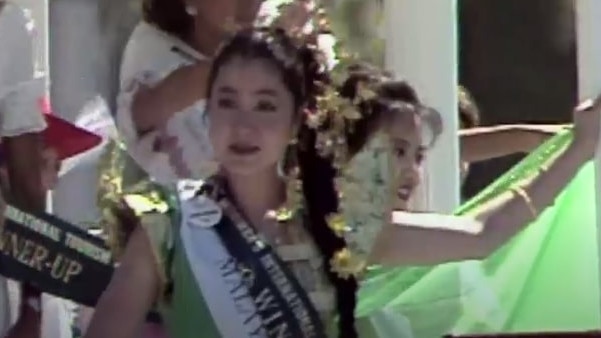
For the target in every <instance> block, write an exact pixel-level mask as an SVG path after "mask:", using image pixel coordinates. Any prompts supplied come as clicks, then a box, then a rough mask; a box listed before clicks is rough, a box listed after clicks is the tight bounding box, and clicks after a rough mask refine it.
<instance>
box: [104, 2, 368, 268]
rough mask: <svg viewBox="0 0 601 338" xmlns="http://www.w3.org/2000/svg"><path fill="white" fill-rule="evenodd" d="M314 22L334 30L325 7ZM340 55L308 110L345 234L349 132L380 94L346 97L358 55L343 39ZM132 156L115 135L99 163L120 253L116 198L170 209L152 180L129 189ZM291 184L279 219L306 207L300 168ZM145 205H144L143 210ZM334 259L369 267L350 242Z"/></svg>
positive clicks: (337, 226)
mask: <svg viewBox="0 0 601 338" xmlns="http://www.w3.org/2000/svg"><path fill="white" fill-rule="evenodd" d="M312 21H313V23H314V25H315V31H316V32H331V29H330V25H329V22H328V20H327V16H326V12H325V10H323V9H320V10H317V11H315V15H314V17H313V18H312ZM297 38H299V37H297ZM312 38H314V36H313V37H312ZM302 40H304V41H302ZM309 40H313V41H312V42H310V43H311V44H315V41H314V40H315V39H309ZM307 41H308V40H306V39H301V41H299V43H309V42H307ZM313 47H314V49H315V50H316V52H317V53H321V57H320V58H319V59H320V61H322V62H324V63H326V62H328V61H329V60H327V58H326V57H325V53H324V52H320V51H319V46H315V45H314V46H313ZM335 56H336V59H337V60H336V61H337V62H336V65H335V67H334V68H332V69H329V68H328V65H326V64H324V65H323V69H324V71H329V78H330V81H331V82H330V83H327V84H326V83H320V84H319V85H320V86H321V89H322V94H321V95H320V96H319V97H318V98H317V109H316V111H312V112H308V113H307V114H306V116H305V123H306V125H307V126H308V127H310V128H312V129H314V130H315V131H316V132H317V141H316V145H315V146H316V148H317V151H318V152H319V154H320V155H321V156H323V157H327V158H330V159H332V162H333V165H334V167H335V168H336V169H337V177H336V179H335V183H336V184H335V186H336V189H337V190H338V194H339V196H340V202H339V210H338V212H336V213H333V214H332V215H329V216H328V218H327V220H326V221H327V224H328V226H330V227H331V228H332V230H333V231H334V232H335V233H336V234H337V235H338V236H340V237H342V238H344V236H345V234H347V233H349V232H351V231H354V229H351V228H350V227H348V226H347V222H346V221H345V219H344V216H343V210H344V208H345V205H346V204H347V202H348V200H349V198H352V195H353V194H347V193H345V191H344V188H343V187H344V184H343V182H342V181H343V177H344V170H345V166H346V164H347V162H348V160H349V156H348V147H347V140H346V132H347V130H348V128H349V127H352V125H353V124H354V122H355V121H357V120H358V119H360V118H362V114H361V112H360V111H359V109H358V106H359V104H360V103H361V102H364V101H368V100H371V99H373V98H374V97H375V96H376V93H375V91H374V90H373V89H372V88H371V87H370V85H369V84H368V83H359V84H358V86H359V88H358V90H357V92H358V94H357V96H356V98H355V99H354V100H349V99H347V98H343V97H341V96H340V94H339V91H338V88H340V86H341V85H342V83H343V82H344V81H345V80H346V79H347V78H348V67H349V66H350V65H352V64H355V63H356V60H357V59H356V58H355V57H353V56H351V55H350V54H348V53H346V52H345V51H344V49H343V48H342V46H341V43H340V42H338V43H337V45H336V50H335ZM326 122H328V123H327V127H325V125H326ZM126 156H127V153H126V151H125V149H124V146H123V145H121V144H120V142H119V141H118V140H113V141H111V143H110V144H109V145H108V146H107V148H106V151H105V153H104V154H103V156H102V158H101V160H100V163H99V166H100V168H99V169H100V175H99V180H98V185H99V192H98V197H97V200H98V205H99V207H100V209H101V211H102V219H103V221H102V225H103V228H104V230H105V232H106V233H107V234H108V238H109V239H108V243H109V245H110V246H111V248H112V249H113V251H114V252H115V253H117V254H118V253H119V252H120V251H121V250H122V246H123V243H124V239H125V237H126V235H125V234H124V232H123V225H120V224H119V221H118V219H117V217H116V216H115V214H114V212H113V207H114V206H115V205H116V203H118V202H119V201H121V200H122V199H123V198H124V197H125V196H126V195H127V196H128V198H127V199H128V202H129V203H128V204H146V205H151V206H150V207H151V208H154V209H161V210H163V211H165V210H166V205H165V203H164V202H162V200H161V199H160V196H159V194H158V193H157V192H156V190H154V191H153V189H152V185H151V184H150V182H149V181H148V180H144V181H142V182H140V183H138V184H136V185H134V186H132V188H128V189H127V191H125V189H124V186H123V170H124V163H125V157H126ZM287 186H288V188H287V201H286V203H285V205H284V206H282V207H281V208H279V209H278V210H274V211H271V212H269V213H268V215H267V216H268V217H270V218H274V219H276V220H277V221H278V222H288V221H290V220H291V219H292V218H293V217H294V216H295V214H296V212H297V211H298V210H300V208H301V206H302V201H303V200H302V192H301V186H302V184H301V182H300V177H299V168H298V167H293V168H290V169H289V171H288V177H287ZM138 202H139V203H138ZM153 205H154V206H153ZM144 208H145V207H142V209H144ZM330 264H331V268H332V271H333V272H335V273H337V274H338V275H339V276H340V277H341V278H349V277H350V276H355V277H357V276H359V275H360V274H361V273H363V272H364V270H365V267H366V258H365V257H360V256H359V255H355V254H354V253H353V252H352V251H351V250H350V248H349V247H348V246H347V247H345V248H342V249H341V250H339V251H338V252H336V253H335V254H334V255H333V257H331V258H330Z"/></svg>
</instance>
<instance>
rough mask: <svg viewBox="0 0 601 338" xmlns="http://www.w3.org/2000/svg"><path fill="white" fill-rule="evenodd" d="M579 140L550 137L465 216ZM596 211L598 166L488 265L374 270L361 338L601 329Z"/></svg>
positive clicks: (366, 288) (366, 289) (363, 300)
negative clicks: (596, 173) (571, 141)
mask: <svg viewBox="0 0 601 338" xmlns="http://www.w3.org/2000/svg"><path fill="white" fill-rule="evenodd" d="M571 136H572V135H571V132H569V131H567V132H565V133H562V134H560V135H557V136H556V137H554V138H552V139H551V140H549V141H548V142H547V143H546V144H544V145H543V146H541V147H540V148H539V149H538V150H536V151H535V152H533V153H532V154H530V155H529V156H528V157H527V158H525V159H524V160H523V161H522V162H520V163H519V164H518V165H517V166H516V167H514V168H513V169H512V170H510V171H509V172H508V173H506V174H505V175H504V176H502V177H501V178H499V179H498V180H497V181H496V182H495V183H493V184H492V185H491V186H490V187H488V188H487V189H485V190H484V191H483V192H482V193H480V194H479V195H478V196H476V197H475V198H474V199H472V200H471V201H469V202H467V203H466V204H465V205H463V206H462V207H461V208H460V209H459V210H458V214H466V215H469V214H470V213H471V212H474V210H476V209H477V208H478V207H479V206H481V205H482V204H484V203H486V202H487V201H488V200H490V199H491V198H493V197H495V196H498V195H499V194H501V193H505V192H507V191H508V190H509V189H510V187H511V186H513V185H515V184H517V183H519V182H520V181H521V180H522V179H524V178H527V177H530V176H532V175H535V174H537V173H538V172H539V171H540V168H541V167H542V166H544V165H545V164H546V163H549V162H550V161H552V159H553V158H554V157H555V156H556V155H558V154H559V153H560V152H561V151H562V150H563V149H564V148H565V146H566V145H567V144H568V143H569V142H570V140H571ZM595 208H596V206H595V168H594V164H593V163H592V162H590V163H587V164H586V165H585V166H584V167H583V168H582V169H581V171H580V172H579V174H578V175H577V176H576V177H575V178H574V179H573V180H572V182H570V184H569V185H568V186H567V187H566V188H565V189H564V191H563V192H562V193H561V194H560V196H558V198H557V199H556V201H555V204H554V205H553V206H552V207H549V208H548V209H547V210H545V211H544V212H543V213H542V214H541V216H540V217H539V218H538V220H536V221H535V222H533V223H532V224H530V225H529V226H528V227H527V229H526V230H525V231H523V232H522V233H521V234H520V235H518V236H517V237H516V238H514V239H513V240H512V241H510V242H509V243H507V245H505V246H504V247H503V248H502V249H500V250H499V251H498V252H496V253H495V254H493V255H492V256H491V257H489V258H487V259H486V260H484V261H469V262H460V263H449V264H444V265H439V266H435V267H405V268H396V269H374V270H372V271H371V272H370V274H369V276H368V278H367V279H366V281H365V282H364V284H363V287H362V289H361V291H360V294H359V298H360V301H359V305H358V309H357V311H358V313H357V316H358V326H359V328H360V331H361V334H360V337H366V338H376V337H378V338H390V337H403V338H405V337H416V338H430V337H441V336H442V335H443V334H446V333H492V332H528V331H579V330H590V329H596V328H600V327H601V313H600V312H601V311H600V308H601V301H600V300H601V298H600V295H599V285H600V284H599V262H598V252H597V246H598V244H597V239H598V236H597V229H596V218H595V213H596V211H595Z"/></svg>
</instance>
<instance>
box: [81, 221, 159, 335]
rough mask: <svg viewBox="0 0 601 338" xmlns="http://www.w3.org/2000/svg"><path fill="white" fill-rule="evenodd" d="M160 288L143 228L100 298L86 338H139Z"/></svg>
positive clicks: (128, 247)
mask: <svg viewBox="0 0 601 338" xmlns="http://www.w3.org/2000/svg"><path fill="white" fill-rule="evenodd" d="M159 287H160V279H159V271H158V269H157V264H156V261H155V258H154V253H153V251H152V246H151V242H150V241H149V238H148V236H147V234H146V233H145V231H144V229H142V228H141V227H138V228H137V229H136V230H135V231H134V233H133V234H132V236H131V238H130V239H129V242H128V244H127V247H126V248H125V251H124V252H123V255H122V256H121V260H120V264H119V266H118V268H117V269H116V270H115V274H114V275H113V278H112V280H111V282H110V284H109V286H108V288H107V289H106V290H105V291H104V294H103V295H102V297H101V298H100V301H99V303H98V305H97V307H96V311H95V312H94V316H93V317H92V321H91V322H90V325H89V326H88V330H87V332H86V334H85V338H106V337H111V338H131V337H136V335H137V334H138V332H139V330H140V328H141V326H142V324H143V323H144V319H145V315H146V313H147V312H148V311H149V310H150V308H151V306H152V304H153V302H154V300H155V299H156V298H157V294H158V290H159Z"/></svg>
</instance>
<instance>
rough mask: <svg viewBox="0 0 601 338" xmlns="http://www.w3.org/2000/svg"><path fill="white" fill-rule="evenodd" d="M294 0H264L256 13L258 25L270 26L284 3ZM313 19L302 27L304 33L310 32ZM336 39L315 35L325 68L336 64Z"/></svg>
mask: <svg viewBox="0 0 601 338" xmlns="http://www.w3.org/2000/svg"><path fill="white" fill-rule="evenodd" d="M294 1H296V0H266V1H264V2H263V4H262V5H261V8H260V9H259V14H258V15H257V18H258V19H257V25H258V26H263V27H265V26H271V25H272V24H273V23H274V22H275V21H276V19H277V18H278V17H279V16H280V15H281V9H282V8H283V6H285V5H289V4H292V3H294ZM315 24H316V23H315V22H314V20H309V22H307V24H306V26H305V27H304V28H303V32H304V33H305V34H312V33H313V32H314V31H315V29H316V27H315ZM336 43H337V40H336V38H335V37H334V35H333V34H331V33H329V34H319V35H318V36H317V48H318V50H319V51H320V52H321V53H322V54H323V57H324V58H325V65H326V67H327V70H332V69H333V68H334V67H335V66H336V65H337V64H338V58H337V57H336V52H335V47H336Z"/></svg>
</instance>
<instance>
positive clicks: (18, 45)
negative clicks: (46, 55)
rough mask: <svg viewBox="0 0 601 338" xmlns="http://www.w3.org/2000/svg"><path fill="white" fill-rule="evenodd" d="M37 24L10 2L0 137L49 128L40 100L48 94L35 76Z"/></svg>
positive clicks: (2, 42) (4, 25)
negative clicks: (35, 30) (34, 32)
mask: <svg viewBox="0 0 601 338" xmlns="http://www.w3.org/2000/svg"><path fill="white" fill-rule="evenodd" d="M33 29H34V26H33V22H32V20H31V18H30V17H29V16H28V15H27V14H26V12H24V11H23V10H22V9H21V8H19V7H17V6H16V5H14V4H12V3H10V2H7V3H5V5H4V7H3V8H2V9H1V10H0V46H1V47H0V48H1V49H2V52H1V53H0V136H3V137H6V136H8V137H10V136H17V135H21V134H24V133H30V132H39V131H42V130H44V129H45V128H46V123H45V120H44V117H43V115H42V114H41V111H40V106H39V101H40V99H41V98H42V97H43V96H44V94H45V92H46V88H45V81H44V78H43V77H42V76H39V74H35V62H34V45H35V44H34V36H33Z"/></svg>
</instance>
